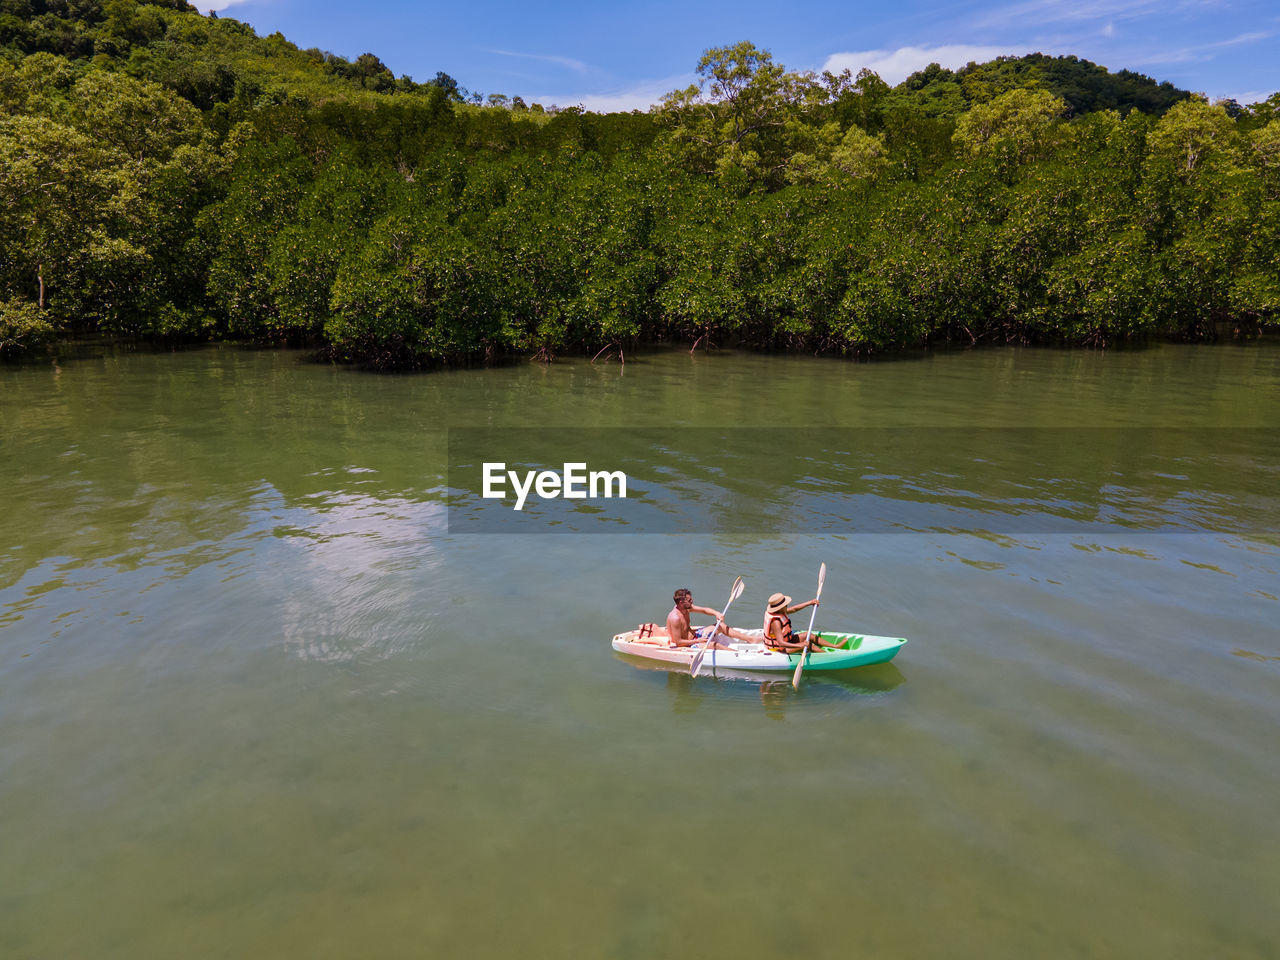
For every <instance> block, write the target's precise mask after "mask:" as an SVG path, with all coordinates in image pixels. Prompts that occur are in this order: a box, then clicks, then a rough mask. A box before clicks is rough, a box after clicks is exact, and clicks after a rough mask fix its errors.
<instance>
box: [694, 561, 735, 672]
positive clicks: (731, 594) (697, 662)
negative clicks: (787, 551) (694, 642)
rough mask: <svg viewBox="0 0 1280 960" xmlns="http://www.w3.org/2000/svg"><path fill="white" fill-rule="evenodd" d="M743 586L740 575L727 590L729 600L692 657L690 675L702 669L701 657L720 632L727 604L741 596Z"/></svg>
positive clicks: (727, 607)
mask: <svg viewBox="0 0 1280 960" xmlns="http://www.w3.org/2000/svg"><path fill="white" fill-rule="evenodd" d="M745 588H746V584H745V583H743V582H742V578H741V577H738V579H736V580H734V581H733V588H732V589H731V590H730V591H729V601H728V603H726V604H725V605H724V609H723V610H721V611H720V619H719V620H717V621H716V626H715V629H714V630H712V631H711V636H710V638H709V639H707V640H705V641H704V642H703V644H702V649H701V650H699V651H698V653H697V655H696V656H695V657H694V658H693V663H691V664H690V665H689V675H690V676H693V677H696V676H697V675H698V671H699V670H701V669H702V658H703V657H705V656H706V655H707V648H708V647H710V646H711V644H713V643H715V642H716V635H717V634H719V633H720V625H721V624H722V623H724V618H725V617H726V616H727V615H728V613H729V604H730V603H733V601H735V600H737V599H738V598H739V597H740V596H742V591H743V590H744V589H745Z"/></svg>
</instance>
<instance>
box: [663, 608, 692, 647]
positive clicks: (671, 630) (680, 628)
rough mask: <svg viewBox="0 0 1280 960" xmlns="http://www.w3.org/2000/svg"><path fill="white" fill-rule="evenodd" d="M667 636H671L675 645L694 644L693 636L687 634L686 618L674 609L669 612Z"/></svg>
mask: <svg viewBox="0 0 1280 960" xmlns="http://www.w3.org/2000/svg"><path fill="white" fill-rule="evenodd" d="M667 636H668V637H670V638H671V645H672V646H673V647H688V646H691V645H692V644H693V638H692V637H687V636H685V630H684V620H683V619H682V618H681V616H680V615H679V614H678V613H676V612H675V611H674V610H672V611H671V612H670V613H669V614H667Z"/></svg>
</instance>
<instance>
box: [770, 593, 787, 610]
mask: <svg viewBox="0 0 1280 960" xmlns="http://www.w3.org/2000/svg"><path fill="white" fill-rule="evenodd" d="M790 605H791V598H790V597H788V596H787V595H786V594H785V593H775V594H774V595H773V596H772V597H770V598H769V612H770V613H777V612H778V611H779V610H785V609H786V608H787V607H789V606H790Z"/></svg>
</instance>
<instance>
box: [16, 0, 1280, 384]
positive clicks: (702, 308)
mask: <svg viewBox="0 0 1280 960" xmlns="http://www.w3.org/2000/svg"><path fill="white" fill-rule="evenodd" d="M698 74H699V76H700V78H701V81H700V83H699V84H698V85H695V86H693V87H690V88H688V89H686V90H677V91H672V92H671V93H670V94H669V95H668V96H667V97H666V98H665V99H664V101H663V103H662V104H661V105H660V106H658V107H656V108H654V109H653V110H651V111H649V112H633V113H618V114H606V115H597V114H591V113H584V112H583V111H581V110H579V109H576V108H568V109H559V108H556V107H555V106H554V105H551V104H547V105H541V104H531V103H530V104H526V103H525V101H524V100H523V99H522V98H521V97H520V96H519V92H518V91H507V92H504V93H489V94H487V95H486V94H481V93H479V92H471V91H468V90H466V89H465V88H463V87H462V86H460V85H459V83H458V82H457V81H456V80H454V79H453V78H451V77H449V76H447V75H445V74H443V73H437V74H436V75H435V76H434V77H432V78H430V79H429V80H427V81H426V82H422V83H420V82H417V81H415V80H414V79H412V78H410V77H408V76H399V77H397V76H395V75H394V74H393V73H392V71H391V70H389V69H388V68H387V67H386V66H385V65H384V64H383V63H382V62H381V60H379V59H378V57H376V56H375V55H373V54H371V53H365V54H362V55H360V56H358V57H355V58H354V59H350V60H349V59H346V58H345V57H342V56H337V55H335V54H333V53H330V52H327V51H321V50H315V49H313V50H299V49H298V48H297V47H296V46H294V45H293V44H291V43H290V42H289V41H288V40H286V39H285V38H284V37H282V36H280V35H278V34H275V35H272V36H269V37H258V36H256V35H255V33H254V31H253V30H252V29H251V28H250V27H249V26H247V25H246V24H243V23H240V22H238V21H236V20H234V19H231V18H217V17H213V16H210V17H204V16H201V15H200V14H199V13H197V12H196V11H194V9H193V8H191V7H190V6H189V5H188V4H187V3H186V2H185V0H164V2H159V3H139V2H136V0H108V2H106V3H103V2H99V0H0V173H2V175H0V240H2V241H3V242H2V243H0V355H7V356H12V355H21V354H23V353H25V352H30V351H31V350H33V349H40V348H41V345H42V344H43V343H45V342H47V341H48V340H50V339H52V338H54V337H56V336H59V335H62V334H66V333H78V332H98V333H105V334H108V335H125V336H143V337H150V338H164V339H172V340H189V339H206V338H236V339H250V340H271V341H291V342H306V343H311V344H314V345H316V346H319V347H321V348H322V350H323V352H324V353H325V354H326V355H328V356H331V357H334V358H339V359H350V360H357V361H361V362H366V363H369V364H372V365H375V366H404V365H417V364H421V363H429V362H433V361H438V360H453V359H465V358H472V357H493V356H498V355H503V354H517V355H519V354H526V355H539V356H542V357H544V358H550V357H552V356H554V355H556V354H557V353H563V352H566V351H572V352H578V353H584V354H589V355H594V354H596V353H598V352H601V351H604V355H608V353H609V351H610V348H613V350H614V351H617V350H619V349H621V348H622V347H623V346H625V345H628V344H631V343H633V342H634V341H636V340H645V339H677V340H685V341H686V342H694V341H699V340H700V341H702V342H718V343H728V342H743V343H747V344H751V345H757V346H762V347H786V348H804V349H812V350H828V351H841V352H850V353H864V354H865V353H874V352H880V351H884V350H891V349H895V348H899V347H903V346H908V345H913V344H922V343H928V342H931V341H937V340H950V339H960V340H963V341H965V342H971V341H1001V342H1004V341H1019V342H1027V341H1064V342H1075V343H1106V342H1110V341H1113V340H1116V339H1120V338H1126V337H1134V336H1142V335H1149V334H1170V335H1177V336H1189V337H1204V336H1213V335H1216V334H1217V333H1218V332H1220V331H1222V330H1223V329H1238V330H1240V331H1245V330H1255V329H1258V328H1259V327H1260V326H1263V325H1266V324H1269V323H1273V322H1275V319H1276V317H1277V311H1278V309H1280V266H1278V264H1280V235H1278V234H1280V120H1277V119H1276V111H1277V109H1280V95H1277V96H1275V97H1272V98H1271V99H1270V100H1268V101H1266V102H1263V103H1259V104H1254V105H1250V106H1247V107H1246V106H1241V105H1238V104H1233V103H1227V104H1220V105H1211V104H1208V103H1206V102H1205V101H1204V100H1203V99H1200V98H1196V97H1194V96H1192V95H1190V94H1188V93H1187V92H1185V91H1180V90H1176V89H1174V88H1173V87H1172V86H1170V85H1169V84H1167V83H1163V84H1161V83H1157V82H1156V81H1154V80H1152V79H1150V78H1148V77H1144V76H1141V75H1138V74H1134V73H1130V72H1128V71H1120V72H1118V73H1111V72H1109V71H1107V70H1105V69H1104V68H1102V67H1099V66H1097V65H1095V64H1092V63H1089V62H1088V61H1084V60H1078V59H1076V58H1072V57H1046V56H1042V55H1039V54H1036V55H1032V56H1027V57H1017V58H1012V57H1006V58H999V59H997V60H995V61H992V62H990V63H986V64H970V65H968V66H967V67H965V68H963V69H960V70H957V71H949V70H944V69H942V68H940V67H937V66H936V65H935V66H931V67H930V68H928V69H927V70H924V71H921V72H919V73H917V74H914V75H913V76H911V77H909V78H908V79H907V80H906V81H905V82H903V83H901V84H899V85H898V86H896V87H892V88H890V87H889V86H888V85H886V84H885V83H883V82H882V81H881V80H880V78H879V77H877V76H876V75H875V74H873V73H869V72H867V71H863V72H862V73H860V74H858V76H856V77H853V76H851V75H849V74H848V73H844V74H841V75H832V74H823V75H821V76H818V75H814V74H809V73H796V72H792V71H788V70H786V69H785V68H784V67H783V66H782V65H780V64H777V63H775V62H774V61H773V59H772V57H771V56H770V55H769V54H768V52H767V51H764V50H761V49H759V48H757V47H754V46H753V45H751V44H749V43H742V44H738V45H736V46H732V47H724V48H717V49H712V50H709V51H707V53H706V55H705V56H704V57H703V59H702V61H701V62H700V63H699V64H698Z"/></svg>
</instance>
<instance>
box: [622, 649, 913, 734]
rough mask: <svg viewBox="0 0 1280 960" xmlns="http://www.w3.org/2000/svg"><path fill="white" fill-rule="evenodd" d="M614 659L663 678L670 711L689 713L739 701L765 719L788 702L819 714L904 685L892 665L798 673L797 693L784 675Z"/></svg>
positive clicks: (781, 715)
mask: <svg viewBox="0 0 1280 960" xmlns="http://www.w3.org/2000/svg"><path fill="white" fill-rule="evenodd" d="M614 657H615V659H617V660H619V661H621V662H623V663H626V664H628V665H629V666H632V667H634V668H635V669H637V670H639V671H641V672H642V673H648V674H653V675H656V676H658V677H661V678H664V680H665V684H666V688H667V691H668V693H669V694H670V696H671V709H672V710H673V711H674V712H676V713H694V712H696V711H698V710H699V709H701V708H704V707H711V708H714V709H719V708H721V707H728V708H729V709H734V705H736V704H740V703H742V702H743V701H749V700H752V699H758V700H759V702H760V704H761V706H762V707H763V708H764V713H765V715H766V716H768V717H769V718H771V719H773V720H784V719H786V708H787V705H788V703H790V702H791V700H792V698H795V699H796V700H797V702H799V701H801V700H802V701H803V702H804V704H805V706H806V708H809V709H812V708H814V707H817V708H819V710H820V709H821V706H822V704H823V703H825V702H826V701H828V700H839V699H842V698H845V697H851V696H852V697H863V696H875V695H878V694H882V693H888V692H889V691H890V690H893V689H894V688H895V687H898V686H899V685H900V684H902V683H904V682H905V681H906V677H904V676H903V675H902V671H901V670H899V669H898V667H897V666H896V665H895V664H893V663H878V664H872V665H870V666H865V667H854V668H853V669H850V670H811V671H809V672H807V673H805V674H804V679H803V682H802V683H801V685H800V689H798V690H797V689H796V688H795V687H793V686H792V685H791V672H790V671H784V672H783V673H766V672H763V671H751V670H727V669H724V668H717V667H716V666H715V665H714V664H710V663H707V664H705V665H704V666H703V668H702V669H701V670H700V671H698V676H696V677H693V676H690V674H689V668H688V667H682V666H680V665H679V664H674V663H663V662H661V661H658V660H647V659H645V658H643V657H633V656H630V655H628V654H625V653H616V652H615V653H614ZM784 674H785V675H784Z"/></svg>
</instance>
